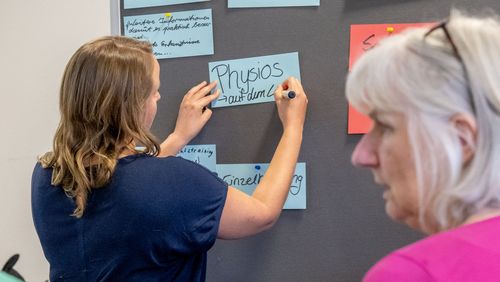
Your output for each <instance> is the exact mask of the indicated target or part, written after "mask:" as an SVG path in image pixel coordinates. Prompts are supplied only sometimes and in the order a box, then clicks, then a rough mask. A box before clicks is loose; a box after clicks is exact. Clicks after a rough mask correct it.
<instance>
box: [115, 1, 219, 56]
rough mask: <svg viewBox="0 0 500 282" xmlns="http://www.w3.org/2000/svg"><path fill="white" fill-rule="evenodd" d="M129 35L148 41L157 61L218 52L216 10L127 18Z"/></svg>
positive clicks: (125, 20)
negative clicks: (214, 24) (213, 12)
mask: <svg viewBox="0 0 500 282" xmlns="http://www.w3.org/2000/svg"><path fill="white" fill-rule="evenodd" d="M123 26H124V29H125V35H126V36H129V37H133V38H136V39H140V40H147V41H149V42H151V44H152V45H153V52H154V55H155V56H156V58H158V59H165V58H178V57H190V56H201V55H212V54H213V53H214V42H213V29H212V9H203V10H192V11H184V12H175V13H165V14H151V15H141V16H128V17H124V18H123Z"/></svg>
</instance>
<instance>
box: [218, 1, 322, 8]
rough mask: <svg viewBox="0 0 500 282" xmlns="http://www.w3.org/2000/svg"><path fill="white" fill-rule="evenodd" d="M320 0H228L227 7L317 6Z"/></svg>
mask: <svg viewBox="0 0 500 282" xmlns="http://www.w3.org/2000/svg"><path fill="white" fill-rule="evenodd" d="M319 1H320V0H228V1H227V7H228V8H255V7H295V6H319Z"/></svg>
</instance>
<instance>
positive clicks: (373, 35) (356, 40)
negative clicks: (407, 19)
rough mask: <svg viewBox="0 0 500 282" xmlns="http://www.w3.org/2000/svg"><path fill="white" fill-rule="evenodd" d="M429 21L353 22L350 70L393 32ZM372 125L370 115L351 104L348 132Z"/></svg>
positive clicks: (360, 130)
mask: <svg viewBox="0 0 500 282" xmlns="http://www.w3.org/2000/svg"><path fill="white" fill-rule="evenodd" d="M426 25H429V23H407V24H353V25H351V40H350V48H349V70H351V68H352V66H353V65H354V63H355V62H356V60H357V59H358V58H359V57H360V56H361V55H363V54H364V53H365V52H366V51H368V50H370V49H371V48H373V47H375V46H376V45H377V43H378V42H379V41H380V40H382V39H383V38H385V37H387V36H390V35H391V34H397V33H400V32H402V31H403V30H405V29H407V28H411V27H421V26H426ZM371 126H372V122H371V120H370V118H369V117H367V116H365V115H363V114H361V113H360V112H358V111H356V109H354V107H352V106H351V105H349V111H348V122H347V133H348V134H363V133H367V132H368V131H369V130H370V128H371Z"/></svg>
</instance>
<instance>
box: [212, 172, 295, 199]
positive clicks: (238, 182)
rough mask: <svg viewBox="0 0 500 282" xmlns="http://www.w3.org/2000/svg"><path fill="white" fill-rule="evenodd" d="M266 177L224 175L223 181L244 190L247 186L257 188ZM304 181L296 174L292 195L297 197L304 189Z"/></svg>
mask: <svg viewBox="0 0 500 282" xmlns="http://www.w3.org/2000/svg"><path fill="white" fill-rule="evenodd" d="M263 177H264V175H263V174H261V173H256V174H255V175H253V176H248V177H237V176H234V175H230V174H228V175H224V176H223V177H222V180H224V181H225V182H226V183H227V184H228V185H230V186H234V187H239V188H244V187H245V186H256V185H257V184H259V183H260V181H261V180H262V178H263ZM303 180H304V176H302V175H297V174H294V175H293V177H292V184H291V185H290V194H292V195H294V196H295V195H297V194H299V192H300V189H302V181H303Z"/></svg>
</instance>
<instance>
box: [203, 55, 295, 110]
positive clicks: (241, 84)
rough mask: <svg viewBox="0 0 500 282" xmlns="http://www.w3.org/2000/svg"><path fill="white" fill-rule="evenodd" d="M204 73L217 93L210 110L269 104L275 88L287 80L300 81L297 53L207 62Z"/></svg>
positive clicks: (272, 99)
mask: <svg viewBox="0 0 500 282" xmlns="http://www.w3.org/2000/svg"><path fill="white" fill-rule="evenodd" d="M208 70H209V74H210V81H214V80H217V81H218V84H217V88H218V89H220V91H221V95H220V97H219V98H218V99H217V100H216V101H213V102H212V107H214V108H217V107H228V106H239V105H246V104H255V103H264V102H272V101H274V90H275V89H276V87H277V85H279V84H280V83H282V82H283V81H284V80H285V79H286V78H288V77H289V76H294V77H296V78H297V79H299V80H300V66H299V54H298V53H297V52H293V53H285V54H277V55H270V56H262V57H252V58H244V59H236V60H227V61H218V62H210V63H208Z"/></svg>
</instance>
